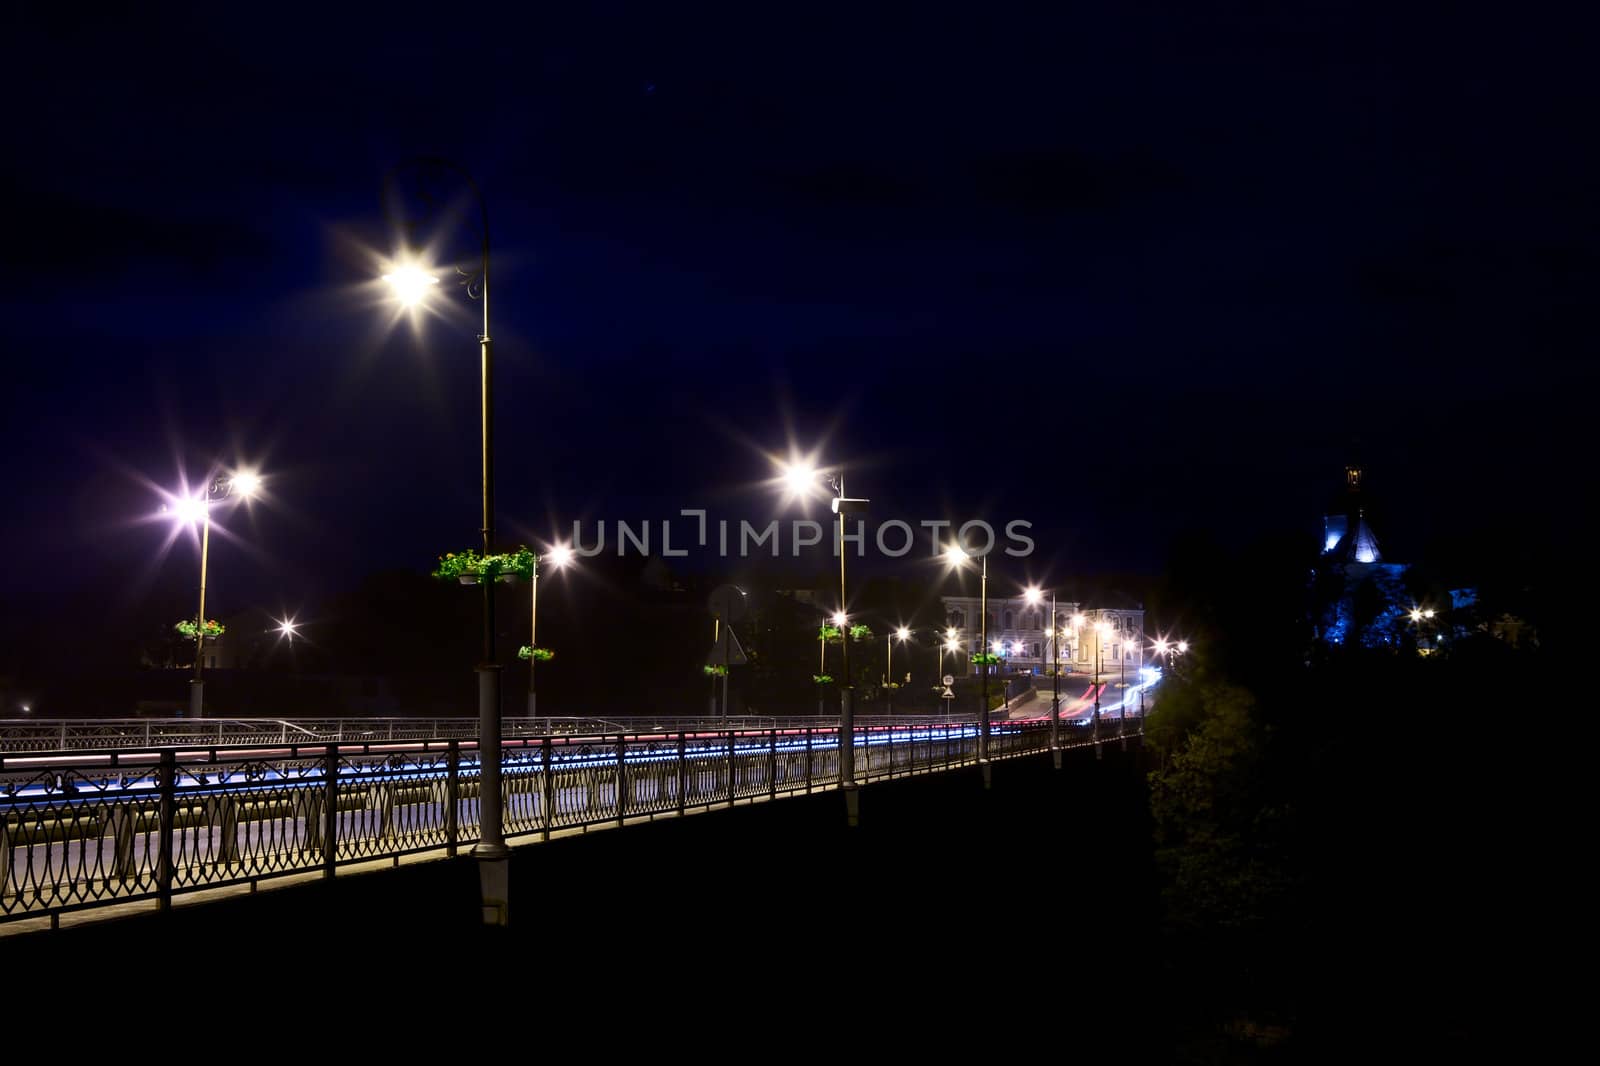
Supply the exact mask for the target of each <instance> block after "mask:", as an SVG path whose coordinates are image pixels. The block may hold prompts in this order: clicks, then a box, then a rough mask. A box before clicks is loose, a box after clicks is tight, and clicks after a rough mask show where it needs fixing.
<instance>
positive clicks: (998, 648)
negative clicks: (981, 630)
mask: <svg viewBox="0 0 1600 1066" xmlns="http://www.w3.org/2000/svg"><path fill="white" fill-rule="evenodd" d="M990 650H991V651H993V652H994V653H995V654H996V655H1000V654H1003V653H1004V652H1005V650H1006V646H1005V645H1004V644H1003V643H1001V642H1000V641H998V640H997V641H994V642H993V643H992V644H991V645H990Z"/></svg>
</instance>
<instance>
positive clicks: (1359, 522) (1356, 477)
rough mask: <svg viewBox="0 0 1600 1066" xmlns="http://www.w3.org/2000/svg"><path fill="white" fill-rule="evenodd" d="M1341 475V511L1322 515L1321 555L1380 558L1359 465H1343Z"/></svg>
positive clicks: (1356, 560)
mask: <svg viewBox="0 0 1600 1066" xmlns="http://www.w3.org/2000/svg"><path fill="white" fill-rule="evenodd" d="M1344 479H1345V499H1344V507H1343V513H1333V514H1326V515H1323V516H1322V555H1323V557H1324V558H1328V559H1333V560H1336V561H1338V562H1346V563H1376V562H1380V561H1382V559H1383V556H1382V555H1381V554H1379V552H1378V537H1377V534H1375V533H1373V531H1372V525H1371V523H1369V522H1368V521H1367V516H1366V507H1365V501H1364V500H1363V498H1362V491H1361V468H1360V467H1359V466H1347V467H1345V469H1344Z"/></svg>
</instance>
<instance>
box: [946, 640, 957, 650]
mask: <svg viewBox="0 0 1600 1066" xmlns="http://www.w3.org/2000/svg"><path fill="white" fill-rule="evenodd" d="M960 648H961V644H960V643H959V642H958V641H955V640H947V641H945V642H944V650H945V651H959V650H960Z"/></svg>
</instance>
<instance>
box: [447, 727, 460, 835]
mask: <svg viewBox="0 0 1600 1066" xmlns="http://www.w3.org/2000/svg"><path fill="white" fill-rule="evenodd" d="M444 765H445V773H444V841H445V848H446V850H447V852H448V853H449V855H450V857H451V858H452V859H453V858H455V857H456V818H457V813H456V809H457V808H458V807H459V806H460V804H461V741H459V740H452V741H451V742H450V744H449V746H448V747H447V748H446V752H445V757H444Z"/></svg>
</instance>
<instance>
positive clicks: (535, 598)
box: [528, 544, 572, 718]
mask: <svg viewBox="0 0 1600 1066" xmlns="http://www.w3.org/2000/svg"><path fill="white" fill-rule="evenodd" d="M546 562H548V563H549V564H550V567H551V569H553V570H560V569H561V568H562V567H564V566H566V565H567V564H568V563H570V562H572V549H571V548H569V547H567V546H566V545H565V544H557V545H556V546H555V547H554V548H551V549H550V550H549V551H547V552H544V553H543V554H541V555H539V556H537V557H536V558H535V559H534V560H533V580H532V581H530V582H529V584H531V585H532V586H533V591H532V592H531V593H530V596H531V599H530V603H531V606H530V608H529V610H528V717H529V718H537V717H538V715H539V698H538V696H537V695H536V694H535V692H534V684H533V680H534V673H535V670H534V667H535V666H537V665H538V662H539V655H538V650H539V569H540V567H541V566H542V565H543V564H544V563H546Z"/></svg>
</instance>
